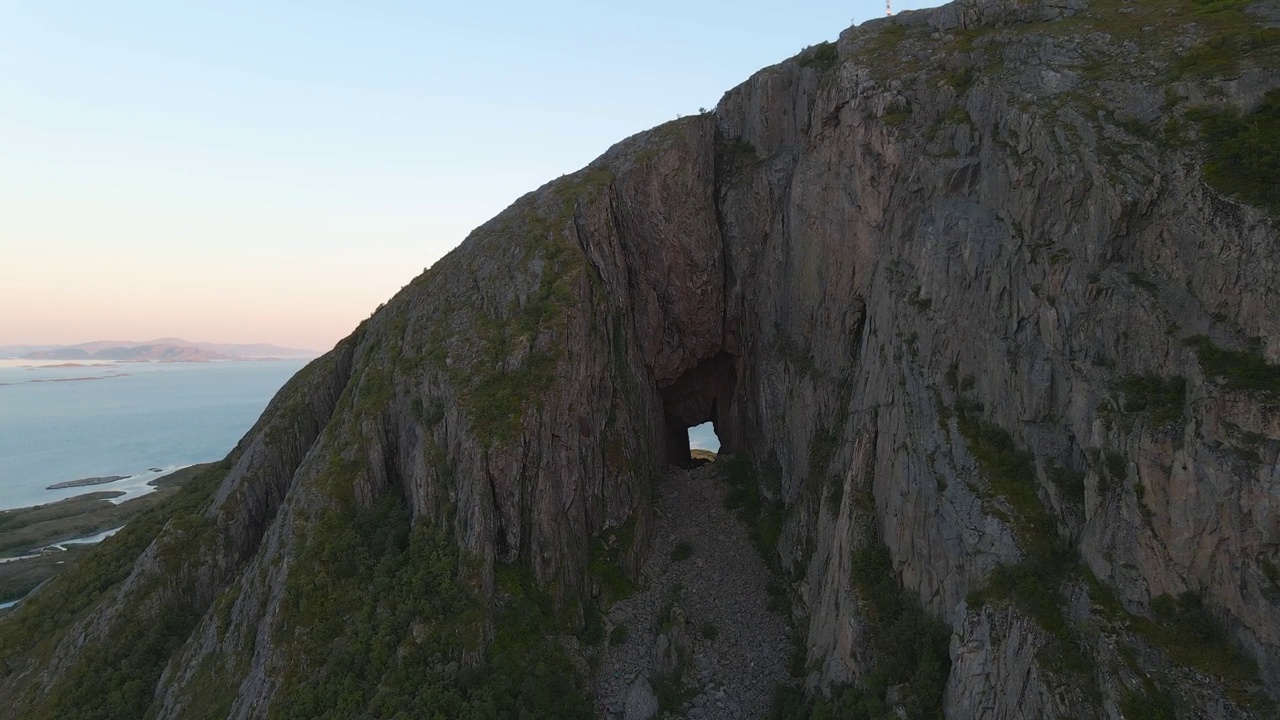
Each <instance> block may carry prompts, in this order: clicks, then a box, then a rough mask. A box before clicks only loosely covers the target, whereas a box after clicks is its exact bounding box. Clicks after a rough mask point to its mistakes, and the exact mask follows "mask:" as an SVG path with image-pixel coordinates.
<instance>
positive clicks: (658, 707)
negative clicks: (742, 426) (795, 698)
mask: <svg viewBox="0 0 1280 720" xmlns="http://www.w3.org/2000/svg"><path fill="white" fill-rule="evenodd" d="M726 491H727V486H726V485H725V483H724V482H722V481H721V480H720V478H719V473H718V472H717V469H716V466H715V465H714V464H709V465H704V466H702V467H699V468H695V469H692V470H678V469H674V468H673V469H671V470H670V471H669V472H668V473H667V474H666V475H664V476H663V477H662V479H661V480H659V481H658V483H657V484H656V486H655V487H654V504H655V514H656V524H655V530H654V534H653V541H652V543H651V544H650V548H649V555H648V558H647V559H646V562H645V565H644V569H643V576H644V585H643V588H642V589H641V590H640V591H639V592H637V593H635V594H634V595H632V596H630V597H628V598H626V599H625V600H622V601H619V602H617V603H615V604H614V605H613V606H612V607H611V608H608V609H607V611H606V616H607V618H608V631H609V632H610V636H611V641H612V643H617V644H611V643H610V642H607V643H606V644H605V648H604V650H603V651H602V652H601V654H600V656H599V660H600V662H599V669H598V672H597V673H596V678H597V679H596V686H595V703H596V712H597V714H598V716H599V717H602V718H620V719H625V720H642V719H645V718H650V717H661V716H662V715H663V714H666V715H668V716H671V717H688V718H691V719H695V720H697V719H705V720H720V719H722V718H723V719H726V720H728V719H732V720H743V719H746V718H763V717H765V716H766V715H767V713H768V711H769V708H770V704H771V702H772V699H773V693H774V689H775V688H776V687H777V686H778V684H779V683H781V682H784V681H785V680H786V678H787V661H788V658H789V656H790V654H791V651H792V640H791V633H790V630H789V627H788V624H787V621H786V619H785V618H784V617H783V615H782V614H781V613H779V612H775V611H772V610H770V609H769V600H770V597H769V590H768V588H769V584H770V582H771V581H775V578H774V576H773V573H772V572H771V571H770V569H769V567H768V566H767V565H766V564H765V563H764V561H763V560H762V559H761V558H760V555H759V553H758V552H757V551H756V549H755V547H754V546H753V545H752V544H751V541H750V539H749V537H748V535H747V530H746V527H745V526H744V524H743V522H742V521H741V520H740V519H739V518H738V517H737V515H736V514H735V513H734V512H733V511H731V510H726V509H725V506H724V498H725V493H726ZM619 626H622V627H625V628H626V630H625V631H622V630H617V629H616V628H617V627H619ZM624 635H625V640H621V638H622V637H623V636H624Z"/></svg>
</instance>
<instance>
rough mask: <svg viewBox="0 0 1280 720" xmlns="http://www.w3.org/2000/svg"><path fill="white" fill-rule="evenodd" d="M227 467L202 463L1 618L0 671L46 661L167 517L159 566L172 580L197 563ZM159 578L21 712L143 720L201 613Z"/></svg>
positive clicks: (70, 719)
mask: <svg viewBox="0 0 1280 720" xmlns="http://www.w3.org/2000/svg"><path fill="white" fill-rule="evenodd" d="M225 472H226V466H225V465H224V464H222V463H219V464H217V465H213V466H209V467H207V468H205V469H204V470H203V472H201V473H200V474H199V477H197V478H195V479H192V480H190V481H189V482H187V483H186V484H185V485H184V486H183V487H182V488H180V489H179V490H178V491H176V492H174V493H173V494H172V495H170V496H169V497H168V498H166V499H165V500H164V501H163V502H159V503H156V504H155V505H153V506H152V507H150V508H148V509H146V510H144V511H143V512H141V513H139V514H138V515H136V516H135V517H134V518H133V519H132V520H131V521H130V522H129V524H128V525H126V526H125V528H124V529H123V530H121V531H120V532H119V533H116V535H114V536H113V537H111V538H108V539H107V540H105V541H103V542H102V543H101V544H100V545H99V546H97V547H95V548H94V549H92V550H90V551H89V552H87V553H85V555H84V556H83V557H82V558H80V560H79V561H78V562H76V563H75V565H74V568H73V570H74V571H73V572H64V573H62V574H61V575H59V576H57V577H56V578H54V579H53V580H52V581H50V584H49V586H48V587H47V588H45V589H44V590H42V591H41V592H40V593H38V594H37V595H36V596H35V597H32V598H29V599H28V600H26V601H25V602H23V603H22V605H20V606H19V607H18V609H17V610H16V611H15V612H14V613H13V615H12V616H11V617H8V618H6V619H5V621H4V622H3V623H0V677H7V676H8V675H10V674H12V673H14V672H18V671H20V670H22V669H23V668H24V667H26V663H27V662H28V661H29V660H34V661H35V662H37V663H41V662H44V660H45V659H46V658H47V657H48V656H49V654H50V653H51V652H52V650H53V649H54V647H56V645H57V643H58V642H59V641H60V640H61V639H62V637H63V634H64V633H65V632H66V631H67V629H68V628H69V627H70V626H71V625H72V624H73V623H74V622H75V621H77V620H79V619H81V618H83V617H84V616H85V615H86V614H87V612H88V611H89V610H90V608H92V607H93V606H94V605H96V604H97V603H98V602H100V601H101V600H103V599H104V598H106V597H109V596H110V595H111V594H112V593H113V592H114V591H115V589H116V588H117V587H118V586H119V583H120V582H122V581H123V580H124V579H125V578H126V577H128V575H129V573H130V571H131V570H132V569H133V565H134V563H135V562H136V560H137V559H138V557H139V556H140V555H141V554H142V552H143V550H145V549H146V548H147V546H148V545H150V544H151V543H152V541H153V540H155V539H156V537H157V535H159V533H160V530H161V529H162V528H164V527H165V524H166V523H170V528H169V531H168V532H167V533H166V535H165V537H166V538H167V539H168V540H167V541H166V542H161V543H160V544H159V545H158V547H157V552H156V557H157V562H160V563H163V565H164V566H165V567H167V568H170V570H171V573H172V576H171V577H168V578H166V579H165V582H166V583H168V582H171V581H173V580H175V579H176V578H178V577H180V576H181V573H182V572H183V569H184V568H189V567H190V566H191V565H193V564H195V563H196V562H198V561H197V559H196V556H197V554H198V553H199V552H200V549H201V547H202V544H203V539H204V538H205V537H206V536H207V535H206V533H207V531H208V530H209V529H210V528H211V525H209V524H208V523H207V522H206V521H204V520H203V519H202V518H201V517H200V515H199V511H200V510H201V508H203V506H204V505H205V504H206V503H207V502H208V500H209V498H210V497H211V495H212V493H213V490H214V489H215V488H216V487H217V483H218V482H219V481H220V480H221V479H222V476H223V474H224V473H225ZM159 584H160V581H159V580H154V581H151V584H149V585H146V586H143V587H141V588H139V589H138V590H137V592H136V594H135V600H134V602H133V603H131V604H130V605H128V606H126V607H125V608H124V610H123V612H122V613H121V614H120V615H118V616H117V617H116V618H115V621H114V622H113V623H112V625H111V627H110V629H109V630H108V632H107V636H106V637H105V638H103V639H102V640H101V641H100V642H96V643H93V644H90V645H88V646H86V647H85V648H84V650H83V651H82V652H81V653H80V654H79V655H78V656H77V657H76V658H75V659H74V660H73V661H72V662H71V664H70V666H69V667H67V668H66V670H65V671H64V672H63V673H62V674H61V675H60V676H59V678H58V680H57V681H56V682H55V683H54V685H53V687H51V688H50V689H49V693H48V695H46V696H45V697H43V698H42V700H41V702H40V703H39V704H37V705H32V706H27V707H25V712H23V713H22V714H20V715H18V717H19V718H44V717H57V718H66V719H67V720H97V719H101V720H107V719H109V718H126V717H130V718H132V717H139V718H140V717H143V715H145V714H146V711H147V708H148V707H149V706H150V704H151V701H152V691H153V688H154V687H155V684H156V681H157V680H158V679H159V677H160V673H161V671H162V670H163V669H164V666H165V663H167V662H168V660H169V656H170V655H172V653H173V652H174V651H175V650H176V649H177V648H178V647H179V646H180V645H181V644H182V643H183V642H184V641H185V640H186V638H187V635H188V634H189V633H190V632H191V629H192V628H193V627H194V626H195V622H196V619H197V617H198V608H196V607H195V606H194V605H193V604H192V600H191V599H190V598H187V597H184V596H182V595H181V594H179V593H173V592H171V591H170V592H168V593H165V592H161V591H160V588H159V587H158V586H159ZM148 599H149V600H150V602H146V600H148ZM104 688H105V689H107V690H106V691H105V692H104ZM32 689H33V690H34V689H35V688H32ZM16 699H18V698H15V700H16ZM32 699H33V698H27V700H28V701H30V700H32Z"/></svg>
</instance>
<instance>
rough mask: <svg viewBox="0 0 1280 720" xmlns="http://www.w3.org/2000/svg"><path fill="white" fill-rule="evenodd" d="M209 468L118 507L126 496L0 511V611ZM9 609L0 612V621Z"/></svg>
mask: <svg viewBox="0 0 1280 720" xmlns="http://www.w3.org/2000/svg"><path fill="white" fill-rule="evenodd" d="M208 465H209V463H202V464H199V465H190V466H187V467H185V468H180V469H177V470H174V471H173V472H170V473H168V474H166V475H163V476H161V477H158V478H154V479H152V480H150V481H148V482H147V485H148V486H149V487H151V488H152V491H151V492H148V493H146V494H143V495H139V496H135V497H132V498H129V499H127V500H124V501H121V502H118V503H117V502H115V501H116V500H118V499H119V498H121V497H122V496H125V495H126V494H125V493H123V492H120V491H110V490H103V491H98V492H90V493H86V494H84V495H77V496H75V497H71V498H66V499H63V500H56V501H53V502H50V503H45V504H42V505H33V506H30V507H23V508H14V509H11V510H0V606H2V605H4V604H5V603H8V602H10V601H20V600H21V599H22V598H23V597H25V596H26V595H27V594H28V593H30V592H31V591H33V590H34V589H35V588H37V587H39V585H40V584H42V583H43V582H45V581H46V580H48V579H49V578H51V577H53V576H54V575H56V574H58V573H59V572H61V571H62V569H63V568H65V567H68V566H69V565H71V564H73V562H74V561H75V560H76V559H78V558H80V557H81V556H83V555H84V554H85V553H87V552H89V551H90V549H92V548H93V547H94V546H95V545H96V544H97V543H99V542H101V541H102V540H105V539H106V538H107V537H109V536H111V535H113V534H114V533H115V532H116V531H118V530H119V529H120V528H122V527H124V525H125V524H127V523H128V521H129V520H130V519H131V518H133V517H134V516H135V515H137V514H138V513H140V512H142V511H144V510H146V509H148V508H150V507H152V506H154V505H155V504H156V503H158V502H160V501H161V500H163V499H164V498H166V497H168V496H169V495H170V494H171V493H173V492H174V491H175V489H176V488H177V487H178V486H180V485H182V484H183V483H184V482H186V481H187V480H189V479H191V478H192V477H195V476H196V475H198V474H199V473H200V472H201V471H202V470H203V469H204V468H206V467H208ZM12 607H13V606H9V607H0V617H3V616H4V615H5V614H7V613H8V612H10V611H11V610H12Z"/></svg>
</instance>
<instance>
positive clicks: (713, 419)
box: [661, 352, 736, 467]
mask: <svg viewBox="0 0 1280 720" xmlns="http://www.w3.org/2000/svg"><path fill="white" fill-rule="evenodd" d="M735 380H736V375H735V371H734V358H733V356H732V355H730V354H729V353H726V352H722V353H719V354H717V355H715V356H714V357H711V358H708V359H706V360H703V361H702V362H700V363H698V364H697V365H696V366H695V367H694V368H693V369H692V370H690V371H688V372H686V373H685V374H684V375H681V376H680V377H679V378H677V379H676V381H675V382H673V383H671V384H670V385H668V386H667V387H665V388H663V389H662V391H661V393H662V409H663V419H664V421H665V423H666V444H667V462H668V463H670V464H671V465H677V466H679V467H692V466H693V465H694V461H693V458H692V456H691V455H690V452H689V428H692V427H696V426H698V425H702V424H704V423H708V422H709V423H711V425H712V428H713V431H714V433H715V436H716V438H717V439H718V440H719V441H720V443H721V446H720V452H731V451H732V448H730V447H729V446H728V443H727V442H726V439H727V436H726V433H725V426H724V424H723V421H724V420H727V419H728V418H727V417H722V416H721V413H722V412H724V413H727V412H728V408H729V403H730V402H731V401H732V399H733V387H734V382H735Z"/></svg>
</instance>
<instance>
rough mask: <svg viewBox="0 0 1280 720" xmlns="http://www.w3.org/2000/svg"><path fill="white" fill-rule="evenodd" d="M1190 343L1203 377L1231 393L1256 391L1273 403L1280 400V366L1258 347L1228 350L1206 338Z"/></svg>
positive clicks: (1199, 337) (1202, 337)
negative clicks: (1268, 358)
mask: <svg viewBox="0 0 1280 720" xmlns="http://www.w3.org/2000/svg"><path fill="white" fill-rule="evenodd" d="M1187 343H1188V344H1189V345H1191V346H1192V347H1193V348H1195V350H1196V354H1197V355H1198V356H1199V357H1200V367H1201V368H1202V369H1203V370H1204V374H1205V375H1206V376H1207V377H1209V378H1212V379H1214V380H1217V381H1218V382H1220V383H1222V385H1223V386H1224V387H1226V388H1227V389H1228V390H1237V391H1243V392H1253V393H1258V394H1259V395H1261V396H1263V397H1265V398H1267V399H1268V400H1271V401H1277V400H1280V365H1273V364H1271V363H1269V362H1267V361H1266V359H1265V358H1264V357H1263V356H1262V353H1261V351H1260V350H1259V349H1258V347H1257V346H1256V345H1255V346H1253V347H1251V348H1249V349H1248V350H1226V349H1224V348H1221V347H1218V346H1217V345H1215V344H1214V343H1213V341H1211V340H1209V338H1207V337H1204V336H1203V335H1200V336H1197V337H1193V338H1190V339H1189V340H1187Z"/></svg>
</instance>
